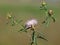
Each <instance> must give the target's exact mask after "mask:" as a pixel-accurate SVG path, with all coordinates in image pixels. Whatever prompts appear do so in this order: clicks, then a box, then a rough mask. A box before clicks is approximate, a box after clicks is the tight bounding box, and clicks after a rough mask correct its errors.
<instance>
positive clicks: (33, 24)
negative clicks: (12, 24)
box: [18, 19, 45, 45]
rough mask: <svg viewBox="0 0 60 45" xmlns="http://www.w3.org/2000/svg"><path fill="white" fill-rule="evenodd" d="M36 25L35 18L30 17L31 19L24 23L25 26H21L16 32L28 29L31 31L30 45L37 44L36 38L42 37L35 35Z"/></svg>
mask: <svg viewBox="0 0 60 45" xmlns="http://www.w3.org/2000/svg"><path fill="white" fill-rule="evenodd" d="M36 25H37V20H35V19H32V20H29V21H27V22H26V23H25V26H23V29H20V30H19V31H18V32H20V31H23V32H27V30H28V29H30V31H32V35H31V43H30V45H33V44H35V45H37V38H41V39H44V40H45V38H43V37H41V36H40V35H38V36H37V35H36V31H35V27H36Z"/></svg>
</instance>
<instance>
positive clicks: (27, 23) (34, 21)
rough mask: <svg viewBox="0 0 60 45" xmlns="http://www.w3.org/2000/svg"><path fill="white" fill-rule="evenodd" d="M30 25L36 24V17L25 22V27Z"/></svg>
mask: <svg viewBox="0 0 60 45" xmlns="http://www.w3.org/2000/svg"><path fill="white" fill-rule="evenodd" d="M32 25H33V26H36V25H37V20H36V19H32V20H29V21H27V22H26V23H25V27H26V28H31V26H32Z"/></svg>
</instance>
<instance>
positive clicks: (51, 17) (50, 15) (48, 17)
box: [42, 9, 55, 26]
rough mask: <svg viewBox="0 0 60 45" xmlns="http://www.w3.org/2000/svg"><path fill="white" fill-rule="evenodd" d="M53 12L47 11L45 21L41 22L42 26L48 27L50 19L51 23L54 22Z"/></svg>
mask: <svg viewBox="0 0 60 45" xmlns="http://www.w3.org/2000/svg"><path fill="white" fill-rule="evenodd" d="M54 15H55V14H54V12H53V10H51V9H50V10H48V11H47V16H46V19H45V21H43V22H42V24H44V23H45V24H46V25H47V26H48V25H49V23H50V19H52V20H53V22H55V18H54Z"/></svg>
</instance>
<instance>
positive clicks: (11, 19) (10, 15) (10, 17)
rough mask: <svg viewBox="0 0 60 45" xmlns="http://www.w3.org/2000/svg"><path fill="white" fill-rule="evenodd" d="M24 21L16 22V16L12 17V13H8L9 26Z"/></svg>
mask: <svg viewBox="0 0 60 45" xmlns="http://www.w3.org/2000/svg"><path fill="white" fill-rule="evenodd" d="M20 22H22V20H15V16H13V15H12V12H8V13H7V24H9V23H11V25H12V26H14V25H16V24H19V23H20Z"/></svg>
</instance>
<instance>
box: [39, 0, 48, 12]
mask: <svg viewBox="0 0 60 45" xmlns="http://www.w3.org/2000/svg"><path fill="white" fill-rule="evenodd" d="M40 10H45V11H47V3H46V2H45V1H44V0H42V1H41V4H40Z"/></svg>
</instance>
